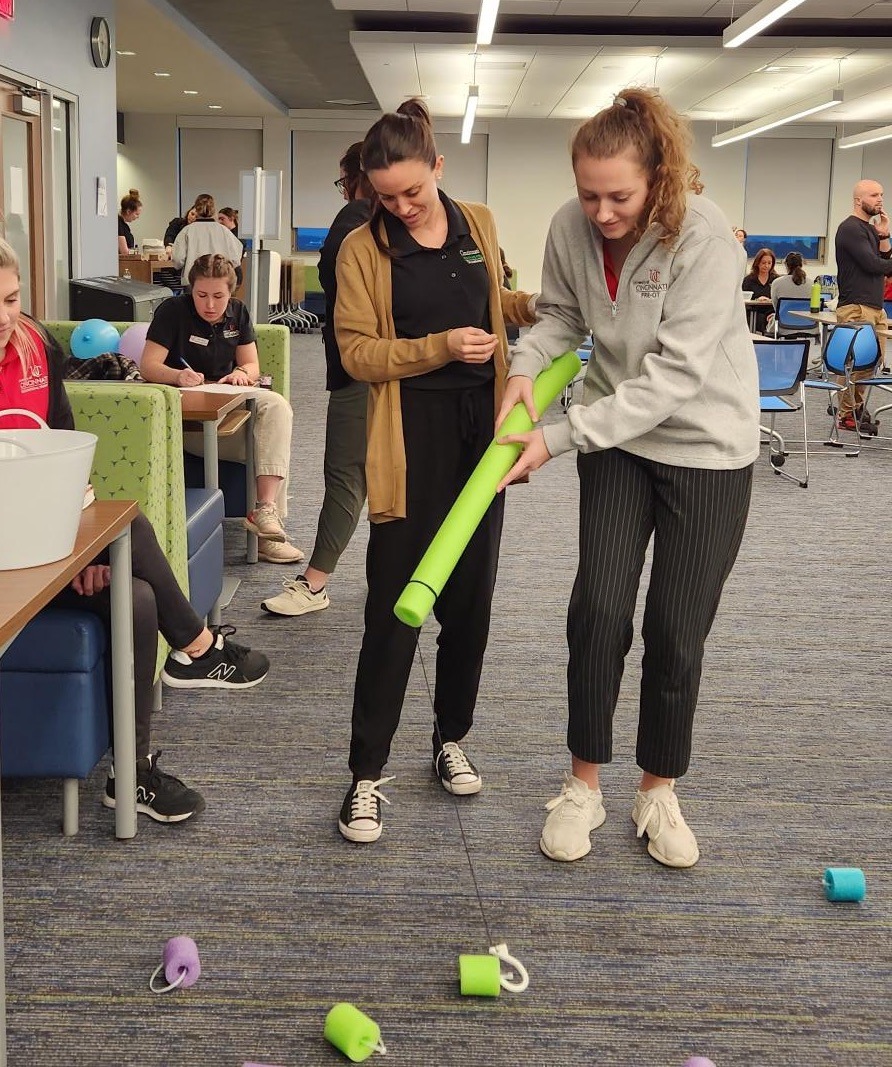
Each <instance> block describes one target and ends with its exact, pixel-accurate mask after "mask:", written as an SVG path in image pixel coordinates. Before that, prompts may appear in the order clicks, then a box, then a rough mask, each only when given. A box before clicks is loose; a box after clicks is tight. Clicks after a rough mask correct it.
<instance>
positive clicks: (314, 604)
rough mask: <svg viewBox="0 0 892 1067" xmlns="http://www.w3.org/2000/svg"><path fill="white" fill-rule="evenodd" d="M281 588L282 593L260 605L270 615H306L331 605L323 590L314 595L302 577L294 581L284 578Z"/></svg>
mask: <svg viewBox="0 0 892 1067" xmlns="http://www.w3.org/2000/svg"><path fill="white" fill-rule="evenodd" d="M282 587H283V589H284V592H282V593H278V594H277V595H276V596H271V597H270V598H269V599H268V600H264V601H263V602H262V603H261V605H260V606H261V607H262V608H263V610H264V611H268V612H269V613H270V614H271V615H307V614H308V613H309V612H311V611H322V610H323V609H324V608H327V607H328V605H329V604H330V603H331V601H330V600H329V599H328V593H327V592H326V591H325V588H324V587H323V588H322V589H320V590H319V592H318V593H314V592H313V591H312V589H310V586H309V584H308V583H307V580H306V578H304V576H303V575H301V576H300V577H299V578H297V579H295V580H294V581H291V580H290V579H289V578H286V579H285V581H284V582H282Z"/></svg>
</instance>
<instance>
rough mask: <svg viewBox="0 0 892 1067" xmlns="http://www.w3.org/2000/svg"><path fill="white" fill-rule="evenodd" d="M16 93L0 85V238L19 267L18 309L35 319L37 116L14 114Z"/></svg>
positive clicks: (38, 284) (38, 294)
mask: <svg viewBox="0 0 892 1067" xmlns="http://www.w3.org/2000/svg"><path fill="white" fill-rule="evenodd" d="M19 93H20V90H19V89H18V88H17V87H16V86H13V85H6V84H3V83H0V204H2V210H3V233H4V235H5V237H6V240H7V241H8V242H9V244H10V245H12V247H13V248H14V249H15V251H16V253H17V254H18V257H19V262H20V264H21V271H22V308H23V309H24V310H25V311H27V312H29V313H30V314H32V315H34V316H35V317H36V318H40V317H42V316H43V315H44V313H45V287H44V278H45V274H44V252H43V249H44V240H43V173H42V167H41V138H40V116H39V114H38V115H27V114H18V113H17V110H16V106H15V105H16V97H17V95H18V94H19ZM19 99H22V98H21V97H19ZM24 99H29V98H24ZM34 99H37V100H38V101H39V99H40V98H39V97H38V98H34Z"/></svg>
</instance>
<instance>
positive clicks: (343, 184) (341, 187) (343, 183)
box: [334, 178, 347, 193]
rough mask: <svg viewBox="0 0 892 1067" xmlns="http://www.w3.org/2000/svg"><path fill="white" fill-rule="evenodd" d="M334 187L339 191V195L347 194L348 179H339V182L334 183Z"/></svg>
mask: <svg viewBox="0 0 892 1067" xmlns="http://www.w3.org/2000/svg"><path fill="white" fill-rule="evenodd" d="M334 187H335V189H337V191H338V192H339V193H344V192H346V191H347V179H346V178H338V180H337V181H336V182H335V183H334Z"/></svg>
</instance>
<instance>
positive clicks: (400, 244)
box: [384, 191, 495, 389]
mask: <svg viewBox="0 0 892 1067" xmlns="http://www.w3.org/2000/svg"><path fill="white" fill-rule="evenodd" d="M440 201H441V203H442V204H443V207H444V208H445V209H446V219H447V222H448V230H447V233H446V240H445V242H444V243H443V247H442V248H424V247H423V246H422V245H420V244H419V243H418V242H417V241H416V240H415V238H414V237H413V236H412V234H411V233H410V232H409V230H407V229H406V227H405V226H404V225H403V223H402V222H400V220H399V219H398V218H397V217H396V216H395V215H392V214H391V213H390V212H389V211H385V212H384V227H385V230H386V233H387V243H388V244H389V245H390V248H391V249H392V250H393V252H394V253H395V255H394V256H393V258H392V260H391V275H392V301H393V323H394V326H395V327H396V335H397V337H407V338H419V337H427V335H428V334H432V333H442V332H443V331H444V330H455V329H458V328H459V327H461V326H476V327H478V328H479V329H481V330H486V331H487V332H490V331H491V329H492V326H491V323H490V318H489V289H490V286H489V273H488V272H487V269H486V263H485V262H484V259H483V252H482V251H481V249H479V248H478V247H477V243H476V241H475V240H474V238H473V237H472V236H471V229H470V226H469V225H468V220H467V219H466V218H465V217H464V215H463V214H462V213H461V210H460V208H459V207H458V205H457V204H455V203H454V202H453V201H452V200H450V199H449V197H448V196H446V194H445V193H443V192H442V191H441V192H440ZM494 377H495V366H494V364H493V361H492V360H491V359H490V360H489V361H488V362H486V363H483V364H478V363H462V362H461V361H460V360H451V361H450V362H449V363H447V364H446V365H445V366H443V367H438V368H437V369H436V370H434V371H429V372H428V373H427V374H419V375H417V376H416V377H412V378H401V379H400V385H401V387H403V388H409V389H460V388H467V387H468V386H474V385H481V384H483V383H484V382H489V381H492V379H493V378H494Z"/></svg>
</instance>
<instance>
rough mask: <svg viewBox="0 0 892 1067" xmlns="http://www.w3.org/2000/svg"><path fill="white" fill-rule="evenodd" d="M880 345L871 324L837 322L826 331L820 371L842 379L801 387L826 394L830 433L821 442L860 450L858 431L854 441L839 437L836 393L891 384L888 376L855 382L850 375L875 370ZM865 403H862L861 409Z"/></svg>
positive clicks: (817, 382) (891, 385)
mask: <svg viewBox="0 0 892 1067" xmlns="http://www.w3.org/2000/svg"><path fill="white" fill-rule="evenodd" d="M880 356H881V352H880V345H879V341H878V340H877V335H876V334H875V333H874V331H873V326H871V325H870V323H865V322H841V323H838V324H837V325H836V326H834V327H833V329H832V330H831V331H830V335H829V337H828V338H827V342H826V344H825V345H824V348H823V351H822V352H821V358H822V360H823V363H824V370H825V371H826V373H827V374H832V375H835V376H837V377H838V378H842V381H841V382H840V381H830V380H824V379H820V380H817V379H811V378H810V379H808V380H807V381H806V382H805V386H806V388H808V389H820V390H821V391H822V392H824V393H825V394H826V395H827V396H828V397H829V407H828V413H832V417H833V423H832V426H831V429H830V436H829V437H828V439H827V440H826V441H825V442H824V444H825V445H829V446H830V447H831V448H844V447H848V448H850V449H851V448H854V451H847V452H846V455H847V456H857V455H858V454H859V453H860V451H861V434H860V432H858V433H856V434H855V439H856V441H857V444H856V445H854V446H845V445H844V444H843V442H842V441H841V439H840V436H839V425H838V423H837V420H836V410H837V407H838V405H837V403H836V401H837V400H838V397H839V394H840V393H842V392H844V391H845V390H847V389H850V390H852V393H853V395H854V389H855V385H856V384H857V385H862V386H865V387H867V388H868V389H869V387H870V385H880V386H883V387H885V386H886V385H888V386H889V387H892V379H879V378H865V379H863V380H862V381H859V382H857V383H856V382H855V381H854V380H853V377H852V376H853V375H854V374H855V373H856V372H858V371H872V370H875V369H876V367H877V364H878V363H879V361H880ZM866 407H867V405H866V404H865V408H866Z"/></svg>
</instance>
